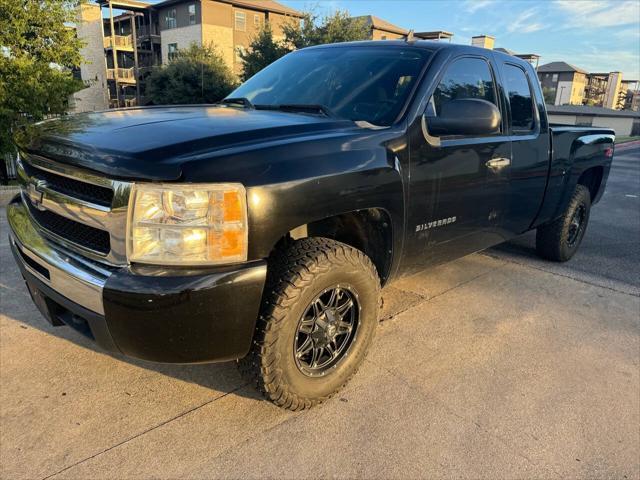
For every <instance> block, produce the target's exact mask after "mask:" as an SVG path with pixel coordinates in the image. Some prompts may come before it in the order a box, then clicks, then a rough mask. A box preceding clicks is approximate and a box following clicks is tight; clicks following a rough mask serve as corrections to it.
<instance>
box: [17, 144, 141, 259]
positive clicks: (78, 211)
mask: <svg viewBox="0 0 640 480" xmlns="http://www.w3.org/2000/svg"><path fill="white" fill-rule="evenodd" d="M17 170H18V180H19V182H20V184H21V189H22V201H23V203H24V204H25V205H26V206H27V207H28V209H29V214H30V217H31V219H32V220H33V223H34V224H35V225H36V226H37V227H38V229H39V230H40V231H41V232H42V233H43V234H44V235H45V236H47V237H48V238H49V239H50V240H52V241H54V242H57V243H59V244H61V245H63V246H65V247H66V248H68V249H70V250H72V251H76V252H78V253H81V254H82V255H84V256H86V257H88V258H90V259H93V260H96V261H99V262H101V263H106V264H109V265H124V264H126V248H125V229H126V222H127V205H128V202H129V191H130V186H131V184H130V183H128V182H122V181H118V180H111V179H108V178H104V177H101V176H98V175H96V174H94V173H90V172H87V171H84V170H81V169H77V168H75V167H69V166H68V165H63V164H60V163H57V162H54V161H51V160H49V159H47V158H44V157H41V156H38V155H31V154H29V155H22V157H21V159H20V160H19V161H18V168H17Z"/></svg>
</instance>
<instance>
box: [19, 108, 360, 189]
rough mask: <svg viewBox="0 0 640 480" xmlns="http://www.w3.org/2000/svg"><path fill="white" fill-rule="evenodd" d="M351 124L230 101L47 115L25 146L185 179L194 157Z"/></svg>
mask: <svg viewBox="0 0 640 480" xmlns="http://www.w3.org/2000/svg"><path fill="white" fill-rule="evenodd" d="M345 128H355V124H354V123H353V122H351V121H345V120H334V119H329V118H325V117H321V116H315V115H304V114H295V113H285V112H279V111H263V110H250V109H240V108H233V107H223V106H179V107H150V108H134V109H124V110H111V111H106V112H100V113H85V114H79V115H71V116H68V117H64V118H61V119H56V120H49V121H45V122H41V123H40V124H38V125H36V126H35V128H34V129H33V133H31V132H30V134H29V138H28V144H27V145H24V146H23V148H24V150H26V152H28V153H33V154H40V155H42V156H44V157H47V158H51V159H53V160H56V161H59V162H61V163H66V164H70V165H74V166H78V167H82V168H86V169H89V170H93V171H96V172H100V173H104V174H106V175H108V176H110V177H116V178H123V179H146V180H177V179H179V178H180V175H181V165H182V163H183V162H184V160H185V159H187V158H191V159H192V158H194V156H200V155H203V154H204V155H205V156H206V153H208V152H214V151H216V150H220V149H224V148H229V147H232V146H241V145H243V144H247V145H252V146H253V147H255V144H256V143H261V142H265V141H269V140H274V139H277V138H287V137H293V136H297V135H305V136H308V135H310V134H311V135H313V134H314V133H315V132H318V133H321V132H322V133H325V134H326V133H327V131H328V130H343V129H345Z"/></svg>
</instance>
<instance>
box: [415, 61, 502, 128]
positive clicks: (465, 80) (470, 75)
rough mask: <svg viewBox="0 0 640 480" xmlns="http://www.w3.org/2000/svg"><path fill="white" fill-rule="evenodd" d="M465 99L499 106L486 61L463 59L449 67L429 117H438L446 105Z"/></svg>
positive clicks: (432, 98)
mask: <svg viewBox="0 0 640 480" xmlns="http://www.w3.org/2000/svg"><path fill="white" fill-rule="evenodd" d="M464 98H478V99H481V100H486V101H488V102H491V103H493V104H494V105H496V106H498V102H497V95H496V87H495V82H494V80H493V75H491V69H490V68H489V64H488V63H487V61H486V60H483V59H481V58H461V59H459V60H455V61H454V62H453V63H452V64H451V65H449V66H448V67H447V70H446V71H445V73H444V76H443V77H442V79H441V80H440V83H439V84H438V87H437V88H436V90H435V92H434V93H433V96H432V97H431V100H430V101H429V104H428V106H427V112H426V113H427V116H429V117H437V116H438V115H440V112H441V111H442V106H443V105H444V104H446V103H447V102H450V101H452V100H460V99H464Z"/></svg>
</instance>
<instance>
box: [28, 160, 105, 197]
mask: <svg viewBox="0 0 640 480" xmlns="http://www.w3.org/2000/svg"><path fill="white" fill-rule="evenodd" d="M23 167H24V170H25V172H26V173H27V175H29V176H30V177H34V178H37V179H38V180H44V181H45V182H47V186H48V187H49V188H51V189H52V190H55V191H56V192H59V193H62V194H64V195H67V196H69V197H74V198H78V199H80V200H84V201H85V202H90V203H94V204H96V205H101V206H103V207H110V206H111V203H112V202H113V190H111V189H110V188H105V187H100V186H98V185H92V184H91V183H86V182H81V181H79V180H74V179H72V178H69V177H65V176H64V175H58V174H55V173H52V172H49V171H47V170H42V169H40V168H38V167H35V166H33V165H31V164H29V163H26V162H24V163H23Z"/></svg>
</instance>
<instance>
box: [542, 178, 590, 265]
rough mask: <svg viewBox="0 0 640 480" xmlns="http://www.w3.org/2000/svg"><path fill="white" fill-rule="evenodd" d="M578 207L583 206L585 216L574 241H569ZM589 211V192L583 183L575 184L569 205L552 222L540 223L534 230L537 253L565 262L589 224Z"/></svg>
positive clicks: (576, 247) (571, 254)
mask: <svg viewBox="0 0 640 480" xmlns="http://www.w3.org/2000/svg"><path fill="white" fill-rule="evenodd" d="M579 208H584V211H585V216H584V219H583V220H582V228H581V231H580V232H579V236H578V238H577V239H576V241H575V242H574V243H572V244H571V243H570V242H569V232H570V227H571V222H572V219H573V218H574V215H575V214H576V211H577V210H578V209H579ZM590 211H591V194H590V193H589V190H588V189H587V187H585V186H584V185H576V189H575V190H574V192H573V196H572V197H571V200H570V201H569V205H568V206H567V208H566V210H565V211H564V213H563V214H562V216H561V217H560V218H558V219H556V220H554V221H553V222H550V223H547V224H545V225H541V226H540V227H538V229H537V231H536V251H537V252H538V255H540V256H541V257H543V258H546V259H548V260H553V261H555V262H566V261H567V260H569V259H570V258H571V257H573V255H574V254H575V253H576V251H577V250H578V247H580V243H581V242H582V239H583V238H584V234H585V232H586V230H587V225H588V224H589V214H590Z"/></svg>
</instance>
